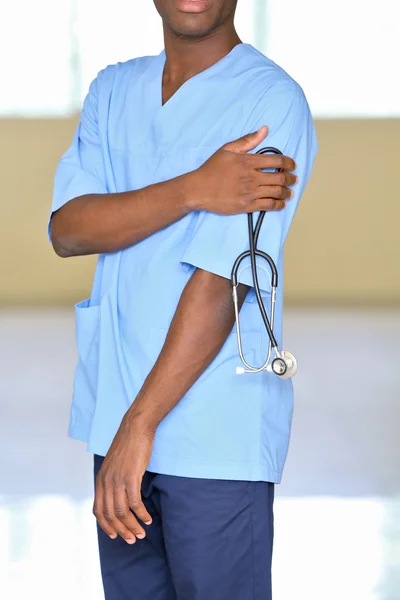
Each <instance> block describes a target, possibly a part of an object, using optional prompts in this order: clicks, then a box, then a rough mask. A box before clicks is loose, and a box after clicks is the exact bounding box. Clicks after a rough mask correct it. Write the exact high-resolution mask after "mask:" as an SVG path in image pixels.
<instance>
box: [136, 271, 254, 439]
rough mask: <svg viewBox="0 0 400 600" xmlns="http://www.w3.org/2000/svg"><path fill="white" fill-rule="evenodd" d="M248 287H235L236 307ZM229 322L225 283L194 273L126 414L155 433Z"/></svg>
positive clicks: (210, 357) (228, 293) (207, 361)
mask: <svg viewBox="0 0 400 600" xmlns="http://www.w3.org/2000/svg"><path fill="white" fill-rule="evenodd" d="M248 289H249V288H247V287H246V286H242V285H240V286H239V288H238V294H239V301H240V305H242V303H243V301H244V299H245V297H246V294H247V292H248ZM234 321H235V313H234V308H233V302H232V289H231V284H230V281H229V280H228V279H225V278H223V277H219V276H217V275H213V274H211V273H208V272H207V271H202V270H200V269H197V271H195V273H194V274H193V276H192V277H191V279H190V280H189V282H188V284H187V286H186V288H185V290H184V292H183V294H182V296H181V299H180V302H179V305H178V307H177V310H176V313H175V316H174V318H173V320H172V323H171V326H170V328H169V331H168V335H167V338H166V340H165V344H164V346H163V349H162V351H161V353H160V356H159V358H158V360H157V362H156V364H155V365H154V367H153V369H152V371H151V372H150V374H149V376H148V377H147V379H146V381H145V383H144V385H143V387H142V389H141V391H140V393H139V395H138V396H137V398H136V400H135V402H134V403H133V405H132V407H131V409H130V410H129V412H128V416H131V417H133V418H135V419H138V420H140V421H142V422H143V424H144V426H145V427H149V428H151V429H156V428H157V426H158V425H159V423H160V422H161V421H162V419H163V418H164V417H165V416H166V415H167V414H168V413H169V412H170V411H171V410H172V409H173V408H174V406H176V404H178V402H179V401H180V400H181V399H182V398H183V396H184V395H185V394H186V393H187V392H188V391H189V389H190V388H191V387H192V385H193V384H194V383H195V382H196V381H197V379H198V378H199V377H200V375H201V374H202V373H203V372H204V371H205V369H206V368H207V367H208V366H209V365H210V363H211V362H212V361H213V360H214V358H215V357H216V356H217V354H218V352H219V351H220V350H221V348H222V346H223V344H224V343H225V341H226V339H227V337H228V335H229V333H230V332H231V330H232V327H233V325H234Z"/></svg>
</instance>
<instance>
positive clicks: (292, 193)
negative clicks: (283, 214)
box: [290, 190, 294, 199]
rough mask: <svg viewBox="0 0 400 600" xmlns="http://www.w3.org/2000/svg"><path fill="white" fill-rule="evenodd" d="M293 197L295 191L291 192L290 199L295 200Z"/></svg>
mask: <svg viewBox="0 0 400 600" xmlns="http://www.w3.org/2000/svg"><path fill="white" fill-rule="evenodd" d="M293 196H294V191H293V190H290V199H292V198H293Z"/></svg>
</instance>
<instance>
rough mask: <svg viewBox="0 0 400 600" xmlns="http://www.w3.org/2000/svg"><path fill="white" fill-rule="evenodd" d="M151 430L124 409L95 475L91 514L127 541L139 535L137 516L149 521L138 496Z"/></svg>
mask: <svg viewBox="0 0 400 600" xmlns="http://www.w3.org/2000/svg"><path fill="white" fill-rule="evenodd" d="M153 442H154V431H151V430H150V428H148V427H147V426H144V425H143V424H142V423H141V422H140V418H137V417H134V416H132V415H131V413H130V411H128V412H127V414H126V415H125V417H124V419H123V420H122V423H121V426H120V428H119V430H118V433H117V435H116V436H115V438H114V441H113V443H112V445H111V448H110V450H109V451H108V453H107V456H106V458H105V459H104V462H103V464H102V466H101V469H100V471H99V474H98V476H97V479H96V493H95V499H94V506H93V514H94V515H95V517H96V519H97V520H98V522H99V525H100V527H101V528H102V529H103V531H104V532H105V533H106V534H107V535H109V536H110V537H111V538H112V539H115V538H116V537H117V535H120V536H121V537H122V538H123V539H124V540H125V541H126V542H127V543H128V544H134V543H135V542H136V538H138V539H143V538H144V537H145V536H146V532H145V530H144V528H143V526H142V525H141V524H140V523H139V520H140V521H141V522H142V523H144V524H145V525H150V524H151V516H150V515H149V513H148V512H147V510H146V508H145V506H144V504H143V502H142V496H141V485H142V478H143V475H144V472H145V471H146V468H147V465H148V463H149V461H150V456H151V451H152V448H153Z"/></svg>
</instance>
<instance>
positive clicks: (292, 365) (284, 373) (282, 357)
mask: <svg viewBox="0 0 400 600" xmlns="http://www.w3.org/2000/svg"><path fill="white" fill-rule="evenodd" d="M257 154H282V152H281V151H280V150H277V148H262V149H261V150H259V151H258V152H257ZM281 170H282V169H276V172H280V171H281ZM264 217H265V211H261V212H260V214H259V216H258V219H257V222H256V226H255V227H254V225H253V214H252V213H249V214H248V215H247V218H248V221H247V222H248V229H249V243H250V249H249V250H247V251H246V252H242V254H241V255H240V256H238V257H237V259H236V261H235V264H234V265H233V268H232V276H231V282H232V296H233V304H234V307H235V319H236V334H237V342H238V348H239V356H240V359H241V361H242V363H243V365H244V367H237V369H236V373H237V374H238V375H242V374H243V373H260V372H261V371H269V372H271V373H275V375H278V377H281V378H282V379H290V378H291V377H293V376H294V375H296V373H297V361H296V359H295V357H294V356H293V354H292V353H291V352H287V351H286V350H279V349H278V342H277V341H276V338H275V335H274V318H275V302H276V290H277V288H278V269H277V268H276V264H275V263H274V261H273V259H272V258H271V257H270V255H269V254H267V253H266V252H263V251H262V250H258V248H257V242H258V236H259V234H260V230H261V225H262V223H263V220H264ZM249 256H250V262H251V271H252V276H253V287H254V291H255V294H256V298H257V303H258V306H259V309H260V312H261V316H262V319H263V321H264V325H265V329H266V330H267V333H268V337H269V345H268V356H267V359H266V361H265V362H264V364H263V365H262V366H261V367H253V366H251V365H250V364H249V363H248V362H247V361H246V359H245V357H244V353H243V346H242V336H241V332H240V319H239V304H238V294H237V287H238V285H239V283H240V282H239V281H238V274H239V267H240V265H241V263H242V262H243V260H244V259H245V258H247V257H249ZM257 256H259V257H260V258H263V259H264V260H265V261H266V262H267V263H268V265H269V267H270V269H271V317H270V319H269V318H268V315H267V311H266V310H265V306H264V303H263V300H262V297H261V292H260V286H259V283H258V274H257V262H256V257H257ZM272 351H273V352H274V355H275V358H274V359H273V360H272V362H270V361H271V354H272Z"/></svg>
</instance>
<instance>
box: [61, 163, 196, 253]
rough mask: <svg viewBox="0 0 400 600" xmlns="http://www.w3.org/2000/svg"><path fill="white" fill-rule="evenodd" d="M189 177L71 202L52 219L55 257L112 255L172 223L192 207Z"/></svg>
mask: <svg viewBox="0 0 400 600" xmlns="http://www.w3.org/2000/svg"><path fill="white" fill-rule="evenodd" d="M189 175H190V174H188V175H183V176H181V177H176V178H174V179H171V180H169V181H165V182H162V183H157V184H154V185H150V186H148V187H146V188H143V189H141V190H137V191H132V192H123V193H119V194H93V195H86V196H80V197H78V198H74V199H73V200H70V201H69V202H67V204H65V205H64V206H63V207H62V208H61V209H60V210H58V211H57V212H55V213H54V215H53V218H52V221H51V236H52V241H53V246H54V249H55V251H56V253H57V254H58V255H59V256H63V257H68V256H83V255H87V254H103V253H111V252H117V251H118V250H123V249H124V248H127V247H129V246H133V245H134V244H137V243H138V242H140V241H141V240H143V239H144V238H146V237H148V236H149V235H151V234H152V233H155V232H156V231H159V230H160V229H163V228H164V227H167V226H168V225H171V223H175V222H176V221H178V220H179V219H181V218H183V217H184V216H186V215H187V214H189V213H190V212H191V211H192V210H195V208H196V207H194V206H192V202H191V197H190V193H189V191H188V190H189V179H190V178H189Z"/></svg>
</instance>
